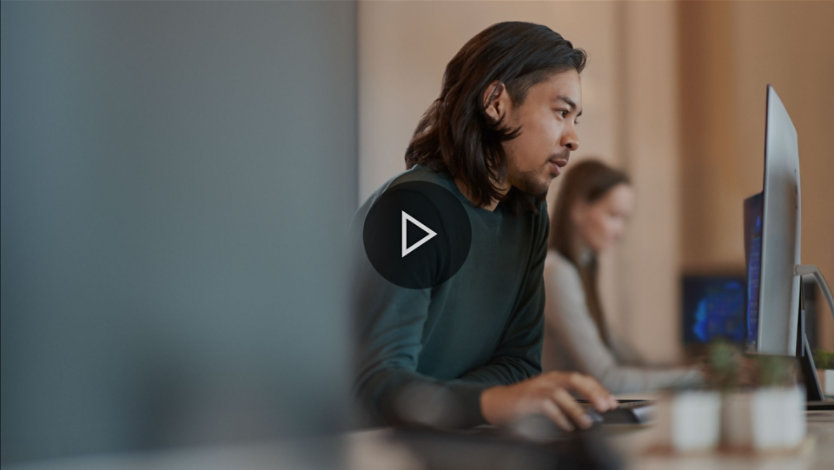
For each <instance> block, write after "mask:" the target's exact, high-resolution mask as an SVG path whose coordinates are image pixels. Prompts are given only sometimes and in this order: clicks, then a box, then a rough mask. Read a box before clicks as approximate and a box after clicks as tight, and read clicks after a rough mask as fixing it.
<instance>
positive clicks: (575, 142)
mask: <svg viewBox="0 0 834 470" xmlns="http://www.w3.org/2000/svg"><path fill="white" fill-rule="evenodd" d="M560 144H562V147H566V148H567V149H568V150H570V151H571V152H575V151H576V150H577V149H579V136H578V135H577V134H576V128H575V127H574V126H573V124H571V125H569V126H568V128H567V129H565V132H564V133H563V134H562V141H561V142H560Z"/></svg>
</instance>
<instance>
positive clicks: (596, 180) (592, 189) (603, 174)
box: [549, 159, 630, 346]
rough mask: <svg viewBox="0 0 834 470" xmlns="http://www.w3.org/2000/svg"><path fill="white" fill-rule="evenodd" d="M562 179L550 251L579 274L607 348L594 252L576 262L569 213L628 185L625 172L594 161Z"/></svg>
mask: <svg viewBox="0 0 834 470" xmlns="http://www.w3.org/2000/svg"><path fill="white" fill-rule="evenodd" d="M562 178H563V179H562V182H561V183H560V187H559V193H558V195H557V198H556V205H555V207H554V208H553V215H552V218H551V219H550V240H549V248H550V249H551V250H556V251H558V252H559V253H560V254H561V255H562V256H564V257H565V258H566V259H567V260H568V261H570V263H571V264H573V265H574V266H575V267H576V269H577V270H578V271H579V277H580V278H581V279H582V288H583V289H584V290H585V301H586V303H587V304H588V311H589V312H590V314H591V318H593V320H594V323H596V325H597V329H598V330H599V333H600V336H601V337H602V339H603V341H604V342H605V343H606V344H608V345H609V346H610V342H609V338H608V328H607V327H606V325H605V316H604V315H603V309H602V304H601V302H600V298H599V292H598V289H597V271H598V264H597V253H593V252H592V253H590V255H591V256H590V259H579V257H580V255H581V253H578V252H577V249H578V247H579V246H580V245H579V243H577V240H576V238H577V236H578V230H577V227H576V225H575V224H574V222H573V218H572V216H571V213H572V211H573V208H574V207H575V206H576V204H577V203H580V202H584V203H587V204H593V203H594V202H596V201H598V200H599V199H601V198H602V197H603V196H605V195H606V194H607V193H608V191H610V190H611V189H613V188H614V187H616V186H617V185H620V184H630V181H629V179H628V176H627V175H626V174H625V173H624V172H622V171H620V170H617V169H615V168H611V167H610V166H608V165H606V164H605V163H603V162H601V161H599V160H593V159H592V160H584V161H581V162H579V163H577V164H575V165H573V166H572V167H571V168H570V169H569V170H568V171H567V173H565V175H564V176H563V177H562Z"/></svg>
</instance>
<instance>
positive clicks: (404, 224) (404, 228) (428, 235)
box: [400, 211, 437, 258]
mask: <svg viewBox="0 0 834 470" xmlns="http://www.w3.org/2000/svg"><path fill="white" fill-rule="evenodd" d="M400 212H402V216H401V217H400V220H402V240H403V243H402V256H401V258H405V257H406V255H408V254H409V253H411V252H412V251H414V250H416V249H417V248H420V247H421V246H423V245H424V244H425V243H426V242H428V241H429V240H431V239H432V238H434V237H435V235H437V232H435V231H434V230H432V229H430V228H428V227H426V226H425V225H424V224H423V223H422V222H420V221H419V220H417V219H415V218H414V217H412V216H411V215H410V214H409V213H408V212H406V211H400ZM409 222H411V223H412V224H414V225H416V226H418V227H420V229H422V230H423V231H424V232H426V236H425V237H423V238H422V239H421V240H420V241H418V242H417V243H415V244H413V245H411V246H408V240H407V237H406V232H407V231H408V223H409Z"/></svg>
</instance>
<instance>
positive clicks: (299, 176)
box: [0, 1, 834, 464]
mask: <svg viewBox="0 0 834 470" xmlns="http://www.w3.org/2000/svg"><path fill="white" fill-rule="evenodd" d="M0 18H1V19H2V31H0V32H1V33H2V41H0V44H2V100H0V101H1V102H2V136H1V137H2V139H1V140H2V169H1V170H0V177H2V279H1V281H2V285H1V286H0V287H2V327H1V328H0V330H2V445H0V448H1V449H2V461H3V463H4V464H6V463H14V462H25V461H31V460H36V459H44V458H51V457H64V456H72V455H85V454H94V453H100V452H119V451H126V450H144V449H158V448H171V447H181V446H193V445H206V444H208V445H212V444H217V443H228V442H251V441H257V440H259V439H265V438H272V437H281V436H299V435H320V434H322V433H325V434H326V433H330V432H334V431H339V430H341V429H343V428H344V426H345V423H346V421H347V418H346V412H345V411H346V399H345V397H346V395H347V389H348V386H347V383H348V379H347V377H348V374H347V370H348V368H349V361H348V359H347V357H348V354H347V351H348V348H349V337H348V334H347V331H348V330H347V318H346V313H345V312H346V309H345V303H346V299H347V295H348V292H347V289H346V287H345V282H344V279H345V276H344V271H343V270H344V268H345V264H346V263H345V261H344V260H345V253H344V246H343V245H342V243H343V237H342V235H341V234H343V233H344V230H345V227H347V225H348V224H349V222H350V218H351V215H352V213H353V211H354V210H355V209H356V207H357V206H358V204H359V202H360V201H362V200H364V198H366V197H367V195H368V194H370V193H371V192H372V191H373V190H374V189H376V188H377V187H378V186H379V184H381V183H382V182H384V181H385V180H386V179H388V178H389V177H391V176H392V175H394V174H396V173H397V172H399V171H401V170H402V169H403V168H404V164H403V157H402V156H403V153H404V150H405V147H406V145H407V143H408V140H409V138H410V136H411V133H412V131H413V128H414V126H415V125H416V123H417V120H418V119H419V117H420V115H421V114H422V112H423V111H424V110H425V109H426V108H427V107H428V105H429V104H430V103H431V101H432V100H433V99H434V98H436V96H437V94H438V92H439V89H440V81H441V77H442V72H443V69H444V67H445V65H446V63H447V62H448V61H449V59H451V57H452V56H453V55H454V53H455V52H456V51H457V50H458V49H459V48H460V47H461V46H462V45H463V43H464V42H465V41H466V40H468V39H469V38H470V37H471V36H473V35H474V34H476V33H477V32H479V31H480V30H482V29H483V28H485V27H486V26H488V25H490V24H493V23H495V22H498V21H504V20H526V21H533V22H537V23H543V24H546V25H548V26H550V27H551V28H552V29H554V30H556V31H558V32H560V33H562V34H563V35H564V36H565V37H567V38H568V39H569V40H571V41H572V42H573V43H574V45H576V46H578V47H581V48H584V49H585V50H586V51H587V52H588V53H589V56H590V59H589V63H588V67H587V69H586V70H585V72H584V73H583V101H584V103H583V104H584V109H585V111H584V115H583V117H582V119H581V126H580V132H581V134H580V137H581V139H582V144H581V148H580V150H579V151H578V152H577V154H576V156H575V158H576V159H577V160H578V159H581V158H584V157H588V156H596V157H599V158H602V159H604V160H606V161H608V162H610V163H613V164H615V165H617V166H620V167H622V168H624V169H626V170H627V171H628V172H629V173H630V174H631V176H632V178H633V181H634V185H635V188H636V189H637V192H638V209H637V212H636V214H635V216H634V218H633V220H632V224H631V229H630V232H629V235H628V236H627V239H626V240H625V242H624V243H623V245H622V246H621V247H620V248H619V249H617V250H616V252H614V253H611V254H610V255H609V256H608V257H607V258H605V259H603V268H602V269H603V297H604V302H605V305H606V310H607V313H608V314H609V315H610V317H611V318H610V323H611V326H612V328H614V329H615V331H617V332H618V333H619V334H620V335H621V336H623V337H625V339H626V340H628V341H629V342H630V343H631V345H632V346H633V347H634V348H635V349H637V350H638V351H639V352H641V353H643V354H644V355H645V356H646V357H648V358H649V359H652V360H656V361H666V362H668V361H671V360H680V359H682V358H683V352H682V351H683V350H682V346H681V337H682V335H681V332H680V321H681V312H680V310H681V285H680V280H681V277H682V276H683V275H684V274H737V273H742V275H743V272H744V244H743V236H742V220H743V218H742V201H743V199H744V198H745V197H747V196H749V195H751V194H753V193H756V192H759V191H761V189H762V172H763V147H764V144H763V143H764V115H765V86H766V84H767V83H771V84H773V85H774V86H775V87H776V90H777V92H778V93H779V94H780V96H781V98H782V101H783V102H784V103H785V106H786V107H787V109H788V112H789V113H790V115H791V117H792V118H793V122H794V124H795V125H796V128H797V133H798V135H799V146H800V147H799V148H800V164H801V167H802V258H803V261H804V262H806V263H813V264H817V265H819V266H820V268H821V269H822V271H823V273H824V274H827V275H828V277H829V279H832V278H834V250H831V246H830V244H831V240H832V239H834V190H833V189H832V185H831V183H830V182H829V178H830V175H831V174H834V158H831V157H832V150H831V149H832V148H834V95H832V91H831V87H830V84H831V83H834V30H832V28H831V24H834V3H829V2H807V3H805V2H761V3H759V2H738V3H735V2H532V3H527V2H483V3H482V2H450V3H438V2H369V1H360V2H313V3H306V2H159V3H156V2H153V3H151V2H148V3H145V2H112V3H111V2H104V3H95V2H67V3H53V2H9V1H3V2H2V9H0ZM557 185H558V180H557V182H556V183H555V184H554V188H555V187H557ZM822 308H823V309H825V307H824V306H823V307H822ZM823 313H824V314H822V315H819V316H818V322H819V325H817V328H818V329H817V331H818V332H819V333H820V334H819V342H820V345H822V346H824V347H827V348H828V349H834V324H832V323H834V322H832V321H831V319H830V315H828V314H827V311H826V310H823Z"/></svg>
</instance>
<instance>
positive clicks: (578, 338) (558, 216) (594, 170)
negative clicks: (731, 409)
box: [542, 160, 702, 393]
mask: <svg viewBox="0 0 834 470" xmlns="http://www.w3.org/2000/svg"><path fill="white" fill-rule="evenodd" d="M633 207H634V191H633V189H632V188H631V183H630V181H629V179H628V176H627V175H626V174H625V173H623V172H622V171H620V170H617V169H615V168H612V167H610V166H608V165H606V164H605V163H603V162H601V161H599V160H585V161H582V162H579V163H577V164H575V165H573V166H572V167H571V169H570V170H569V171H568V172H567V173H566V175H564V176H563V180H562V183H561V186H560V188H559V193H558V197H557V200H556V205H555V207H554V210H553V214H552V218H551V221H550V240H549V250H548V254H547V259H546V261H545V267H544V283H545V289H546V301H545V322H546V328H545V338H544V349H543V354H542V368H543V370H545V371H547V370H576V371H579V372H582V373H584V374H588V375H590V376H592V377H594V378H596V379H597V380H598V381H599V382H600V383H601V384H602V385H603V386H604V387H606V388H607V389H608V390H610V391H611V392H613V393H634V392H645V391H650V390H654V389H658V388H664V387H674V386H687V385H692V384H696V383H698V382H700V381H701V380H702V376H701V374H700V372H698V371H697V370H696V369H687V368H663V369H659V368H649V367H645V366H635V365H629V364H628V361H627V360H625V359H626V358H625V357H623V356H624V355H623V354H622V353H618V352H617V348H615V347H614V342H613V341H612V338H611V332H610V331H609V330H608V327H607V324H606V321H605V315H604V312H603V306H602V303H601V302H600V297H599V292H598V279H597V277H598V262H597V259H598V256H599V254H600V253H601V252H603V251H605V250H606V249H608V248H610V247H611V246H612V245H613V244H614V243H615V242H617V241H618V240H619V239H620V238H622V236H623V234H624V233H625V229H626V223H627V221H628V218H629V216H630V215H631V212H632V210H633Z"/></svg>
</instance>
